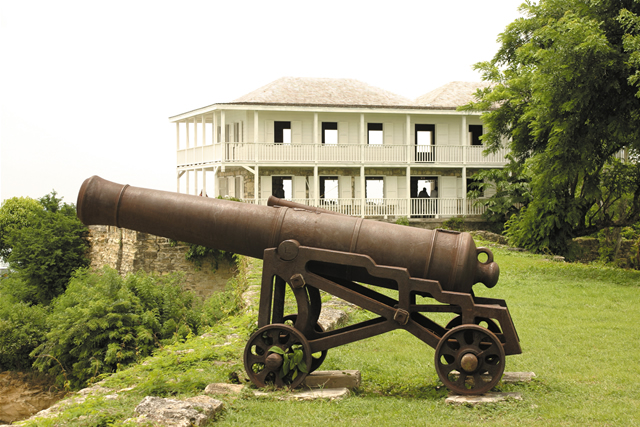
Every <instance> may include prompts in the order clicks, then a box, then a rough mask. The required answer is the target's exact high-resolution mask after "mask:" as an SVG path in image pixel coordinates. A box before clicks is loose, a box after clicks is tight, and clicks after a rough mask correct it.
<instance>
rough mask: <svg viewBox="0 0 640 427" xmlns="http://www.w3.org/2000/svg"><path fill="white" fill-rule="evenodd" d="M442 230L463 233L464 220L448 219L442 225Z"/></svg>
mask: <svg viewBox="0 0 640 427" xmlns="http://www.w3.org/2000/svg"><path fill="white" fill-rule="evenodd" d="M442 228H444V229H446V230H455V231H464V229H465V227H464V218H459V217H453V218H449V219H448V220H446V221H444V222H443V223H442Z"/></svg>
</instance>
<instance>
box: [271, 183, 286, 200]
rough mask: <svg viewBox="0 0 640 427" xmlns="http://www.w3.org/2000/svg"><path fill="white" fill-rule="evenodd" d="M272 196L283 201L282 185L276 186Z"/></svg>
mask: <svg viewBox="0 0 640 427" xmlns="http://www.w3.org/2000/svg"><path fill="white" fill-rule="evenodd" d="M273 195H274V196H276V197H277V198H278V199H284V186H283V185H282V184H277V185H276V188H275V190H274V191H273Z"/></svg>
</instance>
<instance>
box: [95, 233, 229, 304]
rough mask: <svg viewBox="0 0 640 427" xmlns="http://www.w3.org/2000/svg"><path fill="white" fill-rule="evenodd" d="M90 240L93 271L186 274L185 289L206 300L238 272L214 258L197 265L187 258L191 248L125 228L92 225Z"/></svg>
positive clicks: (222, 288) (206, 259) (222, 287)
mask: <svg viewBox="0 0 640 427" xmlns="http://www.w3.org/2000/svg"><path fill="white" fill-rule="evenodd" d="M89 241H90V243H91V249H90V259H91V268H94V269H100V268H102V267H103V266H105V265H108V266H109V267H111V268H114V269H116V270H117V271H118V272H119V273H120V274H122V275H125V274H127V273H131V272H135V271H139V270H143V271H145V272H147V273H157V274H168V273H174V272H182V273H183V274H184V281H183V283H184V287H185V288H186V289H189V290H192V291H194V292H195V293H196V294H197V295H199V296H201V297H203V298H208V297H209V296H211V295H212V294H213V293H214V292H216V291H221V290H224V288H225V286H226V283H227V281H228V280H229V279H230V278H231V277H233V276H234V274H235V270H236V269H235V266H234V265H230V264H229V263H228V262H226V261H220V262H217V263H216V260H214V259H213V258H211V257H208V258H205V259H204V260H203V261H202V264H201V265H200V266H196V265H195V264H194V263H193V262H191V261H187V260H186V259H185V253H186V252H187V250H188V249H189V248H188V246H186V245H180V244H178V245H175V246H172V244H171V241H170V240H169V239H167V238H164V237H158V236H154V235H151V234H147V233H140V232H138V231H133V230H127V229H124V228H118V227H111V226H101V225H98V226H96V225H94V226H90V227H89ZM216 264H217V266H216Z"/></svg>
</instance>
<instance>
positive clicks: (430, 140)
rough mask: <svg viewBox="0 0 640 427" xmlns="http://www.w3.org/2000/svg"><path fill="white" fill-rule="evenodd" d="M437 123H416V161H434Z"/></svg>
mask: <svg viewBox="0 0 640 427" xmlns="http://www.w3.org/2000/svg"><path fill="white" fill-rule="evenodd" d="M435 133H436V126H435V125H420V124H417V125H416V161H417V162H433V161H434V155H433V154H434V148H433V146H434V145H435V142H436V141H435Z"/></svg>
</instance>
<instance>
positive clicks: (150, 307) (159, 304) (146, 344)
mask: <svg viewBox="0 0 640 427" xmlns="http://www.w3.org/2000/svg"><path fill="white" fill-rule="evenodd" d="M179 279H180V277H179V276H177V275H170V276H161V277H158V276H152V275H148V274H146V273H143V272H138V273H135V274H130V275H128V276H127V277H126V278H122V277H121V276H120V275H118V273H117V272H116V271H115V270H113V269H109V268H104V269H103V270H102V271H101V272H98V273H91V272H88V271H86V270H79V271H78V272H77V273H76V274H75V275H74V277H73V278H72V279H71V281H70V282H69V286H68V288H67V290H66V291H65V293H64V294H63V295H61V296H60V297H58V298H57V299H55V300H54V301H53V303H52V304H51V306H52V313H51V315H50V317H49V325H50V327H51V330H50V331H49V332H48V333H47V335H46V340H45V342H44V343H43V344H41V345H40V346H39V347H38V348H36V349H35V350H34V351H33V352H32V356H34V357H37V360H36V361H35V363H34V367H36V368H37V369H39V370H41V371H47V372H48V373H50V374H52V375H55V376H56V377H57V380H58V382H61V383H62V382H65V383H66V382H67V381H69V382H70V384H71V386H73V387H79V386H82V385H84V384H85V383H86V382H87V381H88V380H90V379H91V378H94V377H96V376H98V375H100V374H103V373H110V372H114V371H115V370H117V369H118V367H120V366H123V365H127V364H130V363H132V362H135V361H137V360H140V359H141V358H142V357H145V356H148V355H150V354H151V353H152V352H153V351H154V350H155V349H157V348H159V347H160V346H161V345H163V344H165V343H169V342H175V341H178V340H182V339H185V338H186V337H187V336H189V335H190V334H197V333H198V330H199V328H200V327H201V325H202V315H201V314H200V313H199V312H198V310H194V307H195V306H196V305H197V303H198V300H197V299H196V297H195V296H194V294H193V293H191V292H188V291H184V290H182V289H181V288H180V286H179Z"/></svg>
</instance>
